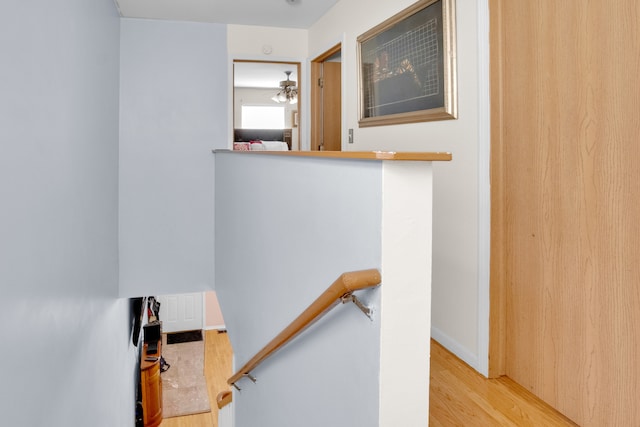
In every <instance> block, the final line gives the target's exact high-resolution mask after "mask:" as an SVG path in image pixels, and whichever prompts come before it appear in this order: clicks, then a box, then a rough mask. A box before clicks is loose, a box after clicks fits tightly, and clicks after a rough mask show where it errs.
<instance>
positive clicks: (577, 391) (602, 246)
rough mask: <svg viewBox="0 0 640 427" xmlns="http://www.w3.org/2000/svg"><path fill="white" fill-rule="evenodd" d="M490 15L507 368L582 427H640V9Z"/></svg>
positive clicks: (500, 5)
mask: <svg viewBox="0 0 640 427" xmlns="http://www.w3.org/2000/svg"><path fill="white" fill-rule="evenodd" d="M491 8H492V12H491V17H492V23H491V31H492V62H493V63H492V85H493V87H494V88H495V87H496V86H497V87H498V89H494V91H493V92H492V98H493V99H492V103H494V106H493V107H492V114H493V115H494V117H492V120H493V125H492V130H493V131H494V136H493V138H494V141H495V143H494V144H493V148H492V150H496V149H499V150H500V152H499V153H496V152H494V153H492V168H493V169H494V170H493V171H492V177H493V178H497V179H500V180H501V181H500V183H499V184H497V189H498V191H500V194H499V195H498V197H493V198H492V203H493V204H494V206H493V208H492V209H493V215H494V217H500V222H497V221H494V222H493V223H492V224H493V227H494V230H493V231H492V233H493V234H495V235H496V237H497V241H498V242H500V243H501V244H502V245H503V247H502V248H500V249H496V251H495V254H496V256H495V258H494V257H493V256H492V263H495V264H494V266H492V280H499V281H502V283H500V284H499V286H494V285H495V284H492V292H493V291H495V290H496V289H497V290H499V289H502V290H503V291H504V295H503V296H504V298H505V299H504V301H505V302H504V304H505V305H504V307H505V312H504V314H505V317H504V323H503V325H504V326H503V328H502V329H501V328H495V329H492V333H501V332H502V333H504V334H505V336H504V341H503V343H504V349H505V350H504V351H505V354H504V362H505V364H504V370H505V372H506V374H507V375H508V376H509V377H511V378H512V379H514V380H515V381H516V382H518V383H520V384H522V385H523V386H525V387H526V388H527V389H529V390H531V391H532V392H533V393H534V394H536V395H538V396H540V397H541V398H542V399H543V400H545V401H546V402H548V403H549V404H551V405H552V406H554V407H555V408H557V409H558V410H560V411H561V412H562V413H564V414H565V415H567V416H568V417H570V418H571V419H573V420H574V421H576V422H577V423H579V424H580V425H583V426H603V425H636V424H637V422H638V420H640V405H638V404H637V402H639V401H640V369H638V368H637V367H636V366H637V362H636V361H637V360H638V356H639V355H640V334H639V333H638V331H640V286H639V285H640V227H639V225H638V224H639V222H640V168H639V167H638V166H637V165H636V163H637V159H639V158H640V141H639V140H640V114H639V112H638V108H639V107H640V84H639V83H638V76H639V75H640V55H639V54H638V52H640V32H639V30H638V25H637V23H638V22H639V18H640V3H638V2H637V1H636V0H621V1H618V2H615V4H614V3H610V2H584V1H578V2H558V1H555V0H539V1H535V2H523V1H511V0H493V1H491ZM496 62H497V63H496ZM496 116H497V117H496ZM496 169H498V170H496ZM492 187H493V183H492ZM498 228H499V229H498ZM500 270H502V271H500ZM494 303H497V304H499V299H498V298H497V297H495V296H492V304H494ZM498 318H499V316H498ZM493 320H494V318H493V316H492V321H493ZM494 340H497V337H492V341H494ZM498 347H499V346H498ZM492 356H493V357H496V354H493V355H492ZM498 356H499V355H498Z"/></svg>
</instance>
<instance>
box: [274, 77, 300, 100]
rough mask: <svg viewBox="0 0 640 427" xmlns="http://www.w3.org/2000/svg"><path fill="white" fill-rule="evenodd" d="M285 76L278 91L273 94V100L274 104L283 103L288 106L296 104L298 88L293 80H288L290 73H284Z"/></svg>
mask: <svg viewBox="0 0 640 427" xmlns="http://www.w3.org/2000/svg"><path fill="white" fill-rule="evenodd" d="M284 73H285V74H286V75H287V80H282V81H281V82H280V91H279V92H278V93H276V94H275V96H274V97H273V98H271V99H273V100H274V101H275V102H278V103H280V102H285V103H289V104H295V103H297V102H298V87H297V86H296V82H295V80H289V76H291V71H285V72H284Z"/></svg>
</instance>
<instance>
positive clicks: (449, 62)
mask: <svg viewBox="0 0 640 427" xmlns="http://www.w3.org/2000/svg"><path fill="white" fill-rule="evenodd" d="M455 38H456V31H455V8H454V0H420V1H418V2H417V3H415V4H414V5H412V6H410V7H408V8H407V9H405V10H403V11H401V12H400V13H398V14H396V15H394V16H392V17H391V18H389V19H387V20H386V21H384V22H383V23H381V24H380V25H377V26H376V27H374V28H372V29H371V30H369V31H367V32H366V33H364V34H362V35H361V36H359V37H358V40H357V41H358V61H359V64H358V69H359V73H358V86H359V88H358V89H359V95H360V99H359V107H360V117H359V122H358V124H359V126H360V127H366V126H381V125H392V124H401V123H414V122H424V121H430V120H447V119H455V118H457V114H458V110H457V91H456V53H455V51H456V43H455Z"/></svg>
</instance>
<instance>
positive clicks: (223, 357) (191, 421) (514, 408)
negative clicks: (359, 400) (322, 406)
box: [161, 330, 577, 427]
mask: <svg viewBox="0 0 640 427" xmlns="http://www.w3.org/2000/svg"><path fill="white" fill-rule="evenodd" d="M231 357H232V349H231V344H230V342H229V338H228V337H227V334H225V333H218V331H215V330H214V331H206V333H205V362H204V363H205V377H206V379H207V386H208V387H209V399H210V400H211V413H207V414H198V415H189V416H185V417H175V418H167V419H165V420H164V421H162V424H161V427H218V407H217V406H216V401H215V399H216V396H217V395H218V393H219V392H221V391H223V390H227V389H228V386H227V383H226V379H227V378H229V377H230V376H231V374H232V372H231ZM429 409H430V414H429V425H430V426H431V427H453V426H464V427H490V426H517V427H520V426H536V427H539V426H545V427H551V426H577V424H574V423H573V422H571V421H570V420H569V419H567V418H566V417H564V416H562V415H561V414H560V413H558V412H557V411H555V410H554V409H553V408H551V407H550V406H549V405H547V404H545V403H544V402H542V401H540V400H539V399H538V398H536V397H535V396H534V395H532V394H531V393H530V392H529V391H527V390H525V389H524V388H523V387H521V386H520V385H518V384H516V383H515V382H513V381H512V380H510V379H509V378H506V377H502V378H497V379H486V378H484V377H483V376H482V375H480V374H478V373H477V372H475V371H474V370H473V369H471V368H470V367H469V366H467V365H466V364H465V363H463V362H462V361H460V359H458V358H457V357H456V356H454V355H453V354H451V353H450V352H448V351H447V350H446V349H444V348H443V347H442V346H441V345H440V344H438V343H437V342H436V341H433V340H432V341H431V386H430V393H429ZM354 427H355V426H354Z"/></svg>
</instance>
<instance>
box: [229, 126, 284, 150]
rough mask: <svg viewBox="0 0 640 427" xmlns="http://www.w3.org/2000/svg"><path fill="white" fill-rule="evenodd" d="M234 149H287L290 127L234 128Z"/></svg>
mask: <svg viewBox="0 0 640 427" xmlns="http://www.w3.org/2000/svg"><path fill="white" fill-rule="evenodd" d="M233 149H234V150H235V151H289V150H291V129H234V131H233Z"/></svg>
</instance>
